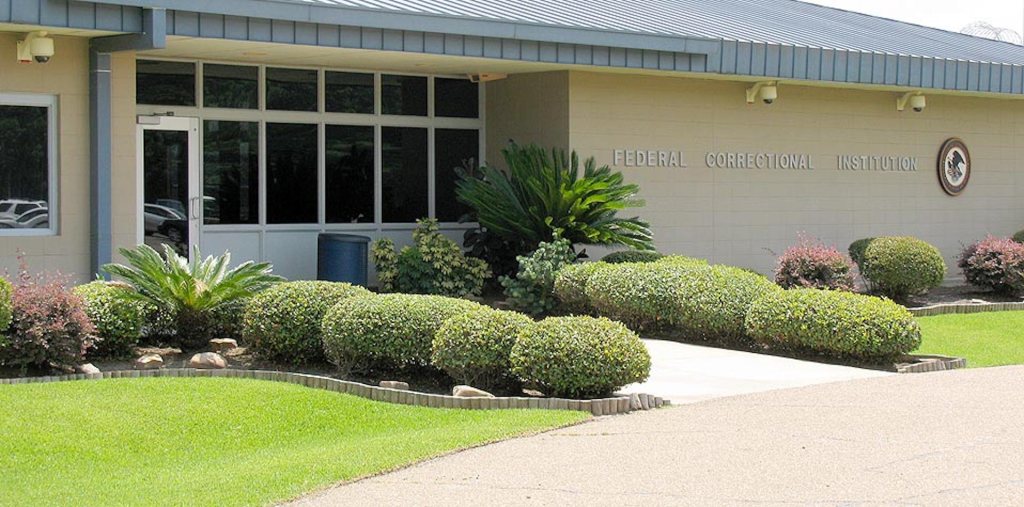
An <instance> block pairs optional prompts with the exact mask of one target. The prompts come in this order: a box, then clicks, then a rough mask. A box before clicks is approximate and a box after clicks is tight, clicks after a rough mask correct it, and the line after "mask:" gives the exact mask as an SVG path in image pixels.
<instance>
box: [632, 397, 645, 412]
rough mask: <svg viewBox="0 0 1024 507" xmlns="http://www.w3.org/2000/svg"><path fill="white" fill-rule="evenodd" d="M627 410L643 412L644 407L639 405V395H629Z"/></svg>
mask: <svg viewBox="0 0 1024 507" xmlns="http://www.w3.org/2000/svg"><path fill="white" fill-rule="evenodd" d="M629 409H630V410H643V409H644V406H643V404H641V403H640V395H639V394H637V393H633V394H630V395H629Z"/></svg>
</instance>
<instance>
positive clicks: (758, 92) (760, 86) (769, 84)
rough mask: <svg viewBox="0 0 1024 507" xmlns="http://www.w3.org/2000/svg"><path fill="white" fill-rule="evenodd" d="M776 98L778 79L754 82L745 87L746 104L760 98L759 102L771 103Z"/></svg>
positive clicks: (777, 96)
mask: <svg viewBox="0 0 1024 507" xmlns="http://www.w3.org/2000/svg"><path fill="white" fill-rule="evenodd" d="M778 98H779V83H778V81H762V82H760V83H754V86H751V87H750V88H747V104H753V103H754V102H755V101H757V100H759V99H760V100H761V102H764V103H765V104H768V105H771V104H773V103H774V102H775V100H776V99H778Z"/></svg>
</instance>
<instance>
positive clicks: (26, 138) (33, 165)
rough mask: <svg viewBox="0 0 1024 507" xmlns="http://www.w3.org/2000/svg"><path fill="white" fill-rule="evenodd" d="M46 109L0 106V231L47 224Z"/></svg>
mask: <svg viewBox="0 0 1024 507" xmlns="http://www.w3.org/2000/svg"><path fill="white" fill-rule="evenodd" d="M48 118H49V116H48V109H47V108H45V107H35V106H5V105H0V230H7V229H47V228H49V227H50V215H49V204H48V202H49V192H50V163H49V153H48V150H49V142H50V139H49V137H50V136H49V129H48V125H47V122H48Z"/></svg>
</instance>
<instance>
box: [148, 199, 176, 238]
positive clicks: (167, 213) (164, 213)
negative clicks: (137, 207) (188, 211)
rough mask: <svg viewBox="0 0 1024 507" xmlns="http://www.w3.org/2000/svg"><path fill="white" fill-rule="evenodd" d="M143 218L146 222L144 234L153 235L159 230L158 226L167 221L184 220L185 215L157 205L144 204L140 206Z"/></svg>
mask: <svg viewBox="0 0 1024 507" xmlns="http://www.w3.org/2000/svg"><path fill="white" fill-rule="evenodd" d="M142 210H143V213H142V214H143V218H144V219H145V222H146V225H145V227H146V234H153V233H155V232H157V231H158V230H159V229H160V226H162V225H163V224H164V222H166V221H167V220H184V219H185V214H184V213H182V212H180V211H178V210H176V209H173V208H168V207H167V206H161V205H159V204H144V205H143V206H142Z"/></svg>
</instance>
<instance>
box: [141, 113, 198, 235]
mask: <svg viewBox="0 0 1024 507" xmlns="http://www.w3.org/2000/svg"><path fill="white" fill-rule="evenodd" d="M188 149H189V146H188V131H186V130H145V131H143V135H142V153H143V159H142V188H143V195H142V197H143V204H142V214H143V219H144V222H145V224H144V226H145V229H144V232H145V237H144V241H145V243H146V244H147V245H149V246H151V247H153V248H155V249H156V250H157V251H158V252H163V246H164V245H169V246H171V247H172V248H174V250H175V251H176V252H178V254H179V255H188V245H189V222H188V203H189V195H188V173H189V171H188V160H189V156H188Z"/></svg>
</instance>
